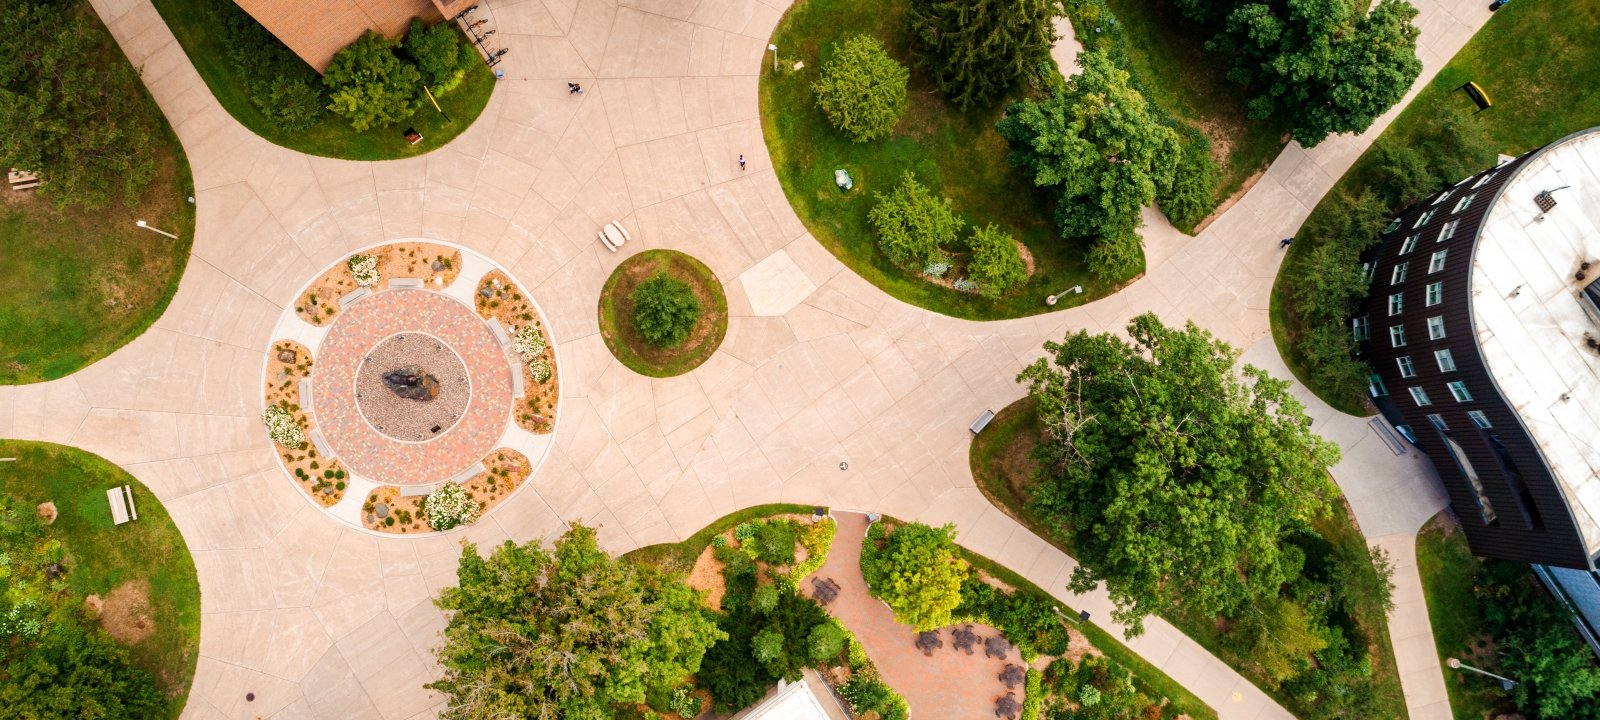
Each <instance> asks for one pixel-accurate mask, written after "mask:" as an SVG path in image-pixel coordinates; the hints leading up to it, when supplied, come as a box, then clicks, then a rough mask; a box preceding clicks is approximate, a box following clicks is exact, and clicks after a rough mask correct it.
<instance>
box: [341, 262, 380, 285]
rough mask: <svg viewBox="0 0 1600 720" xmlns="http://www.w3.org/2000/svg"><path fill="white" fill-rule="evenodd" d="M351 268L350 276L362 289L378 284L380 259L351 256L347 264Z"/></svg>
mask: <svg viewBox="0 0 1600 720" xmlns="http://www.w3.org/2000/svg"><path fill="white" fill-rule="evenodd" d="M345 266H346V267H348V268H350V274H351V275H354V276H355V278H356V284H357V285H360V286H362V287H367V286H368V285H376V284H378V258H377V257H375V256H372V255H351V256H350V261H349V262H347V263H345Z"/></svg>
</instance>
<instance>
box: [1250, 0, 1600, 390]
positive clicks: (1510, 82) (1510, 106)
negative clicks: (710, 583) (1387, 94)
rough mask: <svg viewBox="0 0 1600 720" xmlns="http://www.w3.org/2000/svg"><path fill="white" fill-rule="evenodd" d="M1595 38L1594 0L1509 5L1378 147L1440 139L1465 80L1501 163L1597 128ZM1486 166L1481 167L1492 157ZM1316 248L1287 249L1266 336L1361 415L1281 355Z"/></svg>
mask: <svg viewBox="0 0 1600 720" xmlns="http://www.w3.org/2000/svg"><path fill="white" fill-rule="evenodd" d="M1596 37H1600V4H1596V3H1594V2H1593V0H1543V1H1541V2H1524V3H1511V4H1508V5H1506V6H1505V7H1503V8H1501V9H1500V10H1499V11H1498V12H1496V13H1495V14H1494V16H1493V17H1492V18H1491V19H1490V20H1489V22H1488V24H1486V25H1485V26H1484V27H1483V29H1481V30H1479V31H1478V34H1477V35H1476V36H1474V37H1473V38H1472V40H1471V41H1470V42H1468V43H1467V45H1466V47H1463V48H1462V49H1461V52H1459V53H1457V54H1456V56H1455V57H1454V58H1452V59H1451V60H1450V63H1449V64H1448V65H1446V66H1445V67H1444V68H1443V69H1442V70H1440V71H1439V74H1438V75H1437V76H1436V77H1434V79H1433V81H1432V82H1430V83H1428V86H1427V87H1425V88H1423V90H1422V92H1420V93H1418V94H1417V97H1416V99H1415V100H1413V101H1412V102H1411V104H1410V105H1409V106H1407V107H1406V109H1405V111H1404V112H1402V113H1401V114H1400V116H1399V117H1398V118H1396V119H1395V121H1394V123H1393V124H1392V125H1390V126H1389V128H1388V129H1387V130H1385V131H1384V133H1383V135H1382V136H1381V137H1380V138H1379V139H1378V142H1380V143H1381V142H1392V143H1398V144H1402V145H1407V144H1414V143H1415V142H1416V141H1417V139H1418V138H1423V137H1429V136H1431V135H1433V134H1435V133H1436V132H1437V131H1438V127H1439V125H1440V123H1441V122H1442V119H1443V118H1444V117H1445V111H1446V110H1450V109H1452V108H1453V109H1466V110H1471V109H1472V107H1473V106H1472V101H1470V100H1468V99H1467V97H1466V94H1465V93H1462V92H1461V91H1460V90H1459V89H1457V88H1459V87H1460V86H1461V85H1462V84H1463V83H1465V82H1467V81H1468V80H1473V81H1476V82H1477V83H1478V84H1479V85H1481V86H1482V87H1483V89H1484V91H1485V92H1487V93H1488V94H1489V97H1490V98H1491V99H1493V100H1494V103H1495V105H1494V107H1492V108H1490V109H1488V110H1486V111H1484V112H1482V113H1479V114H1477V115H1474V116H1473V118H1474V119H1475V120H1476V121H1477V122H1480V123H1482V124H1483V127H1484V129H1485V130H1486V131H1487V133H1488V134H1489V136H1490V137H1491V138H1493V139H1494V140H1495V141H1496V142H1497V143H1498V144H1499V150H1500V152H1502V153H1505V154H1507V155H1518V154H1521V153H1524V152H1527V151H1528V150H1531V149H1533V148H1536V147H1539V146H1541V145H1544V144H1546V143H1549V142H1551V141H1554V140H1558V139H1560V138H1561V137H1563V136H1565V135H1567V134H1569V133H1572V132H1576V131H1578V130H1582V129H1585V128H1589V127H1593V126H1595V125H1600V93H1597V92H1595V91H1594V83H1595V77H1596V76H1597V75H1600V43H1597V42H1595V38H1596ZM1375 156H1376V153H1374V152H1373V151H1372V150H1370V149H1369V150H1368V151H1367V152H1366V153H1365V154H1363V155H1362V156H1361V158H1360V159H1359V160H1357V161H1356V163H1355V165H1354V166H1352V167H1351V168H1350V170H1349V171H1348V172H1346V173H1345V174H1344V177H1342V178H1340V179H1339V182H1338V184H1336V185H1335V186H1334V188H1333V190H1332V191H1331V192H1329V193H1328V195H1326V196H1324V198H1323V200H1322V202H1321V203H1320V204H1318V206H1317V208H1316V209H1315V210H1313V211H1312V217H1311V218H1308V219H1307V220H1306V225H1307V226H1309V225H1311V224H1312V223H1314V222H1315V221H1316V217H1317V216H1318V214H1319V213H1328V212H1332V207H1333V202H1332V201H1331V198H1333V197H1335V196H1336V195H1337V194H1338V193H1340V192H1344V193H1349V194H1351V195H1352V196H1353V195H1356V194H1359V193H1360V191H1361V189H1362V188H1364V187H1366V186H1368V185H1370V184H1371V182H1372V180H1371V179H1372V177H1373V176H1374V173H1373V169H1374V167H1375V166H1376V164H1377V163H1376V158H1375ZM1483 162H1484V163H1485V165H1486V166H1487V165H1488V164H1490V163H1492V162H1493V158H1485V159H1484V160H1483ZM1307 239H1308V240H1309V238H1307ZM1314 247H1315V243H1313V242H1304V243H1301V242H1297V243H1295V244H1294V245H1292V246H1290V248H1289V254H1288V257H1287V258H1285V260H1284V263H1283V267H1282V268H1281V269H1280V270H1279V273H1278V282H1277V283H1276V284H1275V285H1274V287H1273V291H1272V292H1273V297H1272V314H1271V318H1272V332H1273V337H1274V339H1275V340H1276V341H1277V343H1278V348H1279V351H1280V352H1281V353H1282V354H1283V359H1284V361H1285V362H1286V363H1287V364H1288V366H1289V369H1290V370H1292V371H1293V372H1294V374H1295V377H1296V378H1298V379H1299V380H1300V382H1301V383H1303V384H1305V385H1306V387H1308V388H1310V389H1311V391H1312V392H1314V393H1316V394H1317V397H1320V398H1322V399H1323V400H1324V401H1325V402H1327V403H1328V404H1330V405H1333V406H1334V407H1336V408H1339V409H1341V410H1344V411H1346V412H1351V413H1352V414H1358V415H1364V414H1366V412H1364V411H1361V410H1359V408H1360V407H1361V403H1360V399H1359V398H1347V397H1335V396H1333V394H1332V393H1329V392H1327V391H1326V390H1325V389H1323V388H1321V387H1319V386H1318V384H1316V383H1313V382H1311V381H1310V380H1309V378H1310V374H1309V373H1307V372H1306V368H1305V364H1304V362H1303V360H1302V359H1301V357H1300V356H1299V354H1298V353H1295V352H1293V351H1292V348H1291V349H1290V351H1287V352H1285V349H1286V348H1287V347H1289V346H1292V345H1293V344H1294V342H1295V341H1296V339H1297V338H1298V337H1299V336H1300V334H1301V332H1303V330H1304V329H1303V328H1302V327H1301V326H1300V324H1299V322H1298V320H1297V318H1295V317H1294V314H1293V312H1292V309H1291V308H1290V307H1289V305H1290V303H1289V300H1288V292H1289V290H1288V287H1287V285H1288V284H1289V283H1291V282H1292V281H1293V275H1294V272H1295V269H1296V268H1297V266H1298V263H1297V262H1296V260H1297V259H1298V258H1301V257H1304V256H1305V255H1306V254H1308V253H1309V252H1310V251H1311V250H1312V249H1314Z"/></svg>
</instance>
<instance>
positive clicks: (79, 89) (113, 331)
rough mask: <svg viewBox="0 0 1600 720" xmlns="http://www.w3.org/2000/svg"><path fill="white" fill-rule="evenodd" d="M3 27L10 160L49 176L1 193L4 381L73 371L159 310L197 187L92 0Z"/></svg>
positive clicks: (2, 112)
mask: <svg viewBox="0 0 1600 720" xmlns="http://www.w3.org/2000/svg"><path fill="white" fill-rule="evenodd" d="M0 30H3V31H0V88H3V92H4V94H5V95H6V98H7V99H6V100H4V101H0V122H3V123H4V124H5V125H6V126H7V127H8V128H10V130H8V131H7V132H6V133H4V134H3V135H0V165H3V166H4V167H7V168H13V167H15V168H22V169H25V170H32V171H35V172H37V173H38V174H39V179H40V180H41V181H42V184H41V185H39V186H38V187H37V188H35V189H33V190H28V191H20V192H13V191H6V192H5V194H4V198H3V199H0V238H4V247H5V250H6V264H7V266H6V271H5V272H4V273H0V384H17V383H31V382H40V381H43V380H50V379H54V378H58V377H62V376H65V375H68V374H70V373H72V372H73V371H75V370H77V369H79V368H81V367H83V366H85V365H88V364H89V363H91V362H94V361H95V360H98V359H100V358H102V357H105V356H106V355H108V354H110V353H111V352H112V351H113V350H116V349H117V348H118V347H121V346H122V345H123V344H125V343H127V342H128V341H130V340H132V339H133V338H135V337H137V336H138V335H139V334H140V333H143V332H144V331H145V329H146V328H148V327H149V326H150V325H151V323H153V322H155V319H156V318H158V317H160V315H161V313H162V311H163V310H165V309H166V307H167V303H168V302H169V301H170V300H171V299H172V295H173V293H175V292H176V291H177V287H178V279H179V278H180V277H181V276H182V274H183V269H184V266H185V264H186V263H187V261H188V257H189V245H190V241H191V239H192V237H193V234H194V233H193V228H194V207H193V206H192V205H190V204H189V203H188V202H186V201H185V198H187V197H188V196H190V195H192V194H193V193H194V188H193V184H192V181H191V179H190V176H189V166H188V162H187V160H186V159H185V158H184V154H183V148H182V147H181V146H180V145H179V144H178V140H177V138H176V137H175V136H174V135H173V134H172V131H171V129H170V128H169V127H168V126H167V124H166V120H165V119H164V118H163V116H162V115H161V112H160V110H159V109H158V108H157V107H156V105H155V103H154V102H153V101H152V100H151V99H150V96H149V95H148V94H147V93H146V92H145V90H144V86H143V84H142V83H141V82H140V81H139V76H138V73H137V72H136V71H135V70H134V69H133V67H132V66H131V65H129V64H128V60H127V57H126V56H124V55H123V54H122V51H121V49H120V48H118V47H117V44H116V42H115V41H114V40H112V38H111V34H110V33H109V32H107V31H106V29H105V26H104V25H102V24H101V22H100V19H99V17H98V16H96V15H95V12H94V10H93V8H91V7H90V6H89V4H88V3H87V2H77V1H72V2H62V1H49V2H47V1H44V0H40V1H37V2H22V3H17V4H14V5H13V6H11V8H10V9H8V10H7V12H5V13H0ZM65 119H72V122H70V123H69V122H64V120H65ZM89 127H92V129H93V131H92V132H89V131H85V128H89ZM136 220H146V221H147V222H149V224H150V225H151V226H152V227H158V228H161V229H162V230H166V231H168V232H172V233H175V234H176V235H177V236H178V238H177V239H172V238H168V237H166V236H163V235H158V234H156V233H153V232H150V231H149V230H145V229H141V228H139V227H138V226H137V225H135V221H136Z"/></svg>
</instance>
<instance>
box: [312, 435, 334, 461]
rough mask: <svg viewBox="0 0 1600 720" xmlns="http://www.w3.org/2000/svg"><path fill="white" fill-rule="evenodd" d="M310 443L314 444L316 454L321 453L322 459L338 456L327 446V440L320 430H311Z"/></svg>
mask: <svg viewBox="0 0 1600 720" xmlns="http://www.w3.org/2000/svg"><path fill="white" fill-rule="evenodd" d="M311 444H312V445H315V446H316V448H317V454H318V455H321V456H322V459H323V460H332V459H334V458H336V457H338V456H337V455H334V454H333V448H330V447H328V441H327V440H326V439H325V438H323V437H322V431H321V430H312V431H311Z"/></svg>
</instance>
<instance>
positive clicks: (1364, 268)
mask: <svg viewBox="0 0 1600 720" xmlns="http://www.w3.org/2000/svg"><path fill="white" fill-rule="evenodd" d="M1377 272H1378V264H1377V263H1375V262H1364V263H1361V281H1362V282H1364V283H1366V284H1368V285H1371V284H1372V276H1373V275H1374V274H1376V273H1377Z"/></svg>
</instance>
